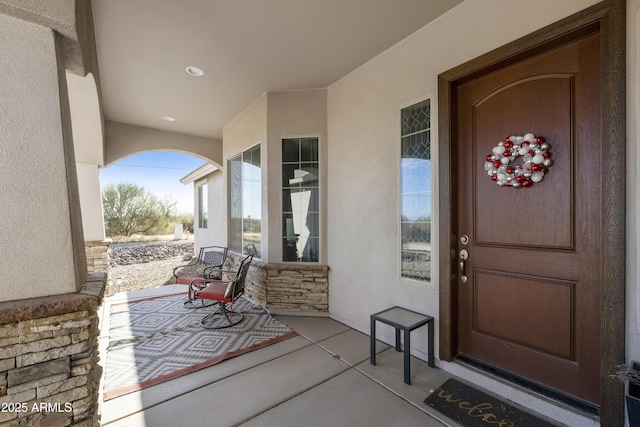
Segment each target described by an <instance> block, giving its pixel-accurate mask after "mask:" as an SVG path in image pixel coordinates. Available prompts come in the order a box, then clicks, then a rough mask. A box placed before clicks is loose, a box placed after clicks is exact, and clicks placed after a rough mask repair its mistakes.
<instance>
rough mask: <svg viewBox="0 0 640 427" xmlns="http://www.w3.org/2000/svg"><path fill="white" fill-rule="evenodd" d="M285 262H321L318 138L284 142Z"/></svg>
mask: <svg viewBox="0 0 640 427" xmlns="http://www.w3.org/2000/svg"><path fill="white" fill-rule="evenodd" d="M282 160H283V167H282V186H283V192H282V212H283V215H282V218H283V221H282V229H283V244H282V259H283V261H314V262H317V261H318V247H319V242H318V238H319V235H320V232H319V229H320V219H319V209H320V207H319V204H320V200H319V199H320V196H319V179H318V161H317V160H318V138H299V139H298V138H296V139H284V140H283V141H282Z"/></svg>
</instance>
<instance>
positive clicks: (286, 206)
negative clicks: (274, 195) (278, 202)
mask: <svg viewBox="0 0 640 427" xmlns="http://www.w3.org/2000/svg"><path fill="white" fill-rule="evenodd" d="M287 212H293V208H292V206H291V190H289V189H287V188H285V189H284V190H282V213H283V214H284V213H287Z"/></svg>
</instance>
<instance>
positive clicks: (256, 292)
mask: <svg viewBox="0 0 640 427" xmlns="http://www.w3.org/2000/svg"><path fill="white" fill-rule="evenodd" d="M243 258H244V257H243V256H241V255H238V254H235V253H229V254H228V257H227V266H226V269H229V270H234V271H235V270H237V268H238V267H239V266H240V262H241V261H242V259H243ZM245 295H246V296H247V298H249V299H250V300H251V301H253V302H255V303H257V304H259V305H261V306H262V307H264V308H266V309H267V310H269V311H272V312H277V313H297V314H312V313H316V314H318V313H328V312H329V267H328V266H326V265H314V264H293V263H292V264H265V263H263V262H262V261H260V260H253V261H252V263H251V268H250V269H249V273H248V275H247V281H246V283H245Z"/></svg>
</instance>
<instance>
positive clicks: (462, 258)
mask: <svg viewBox="0 0 640 427" xmlns="http://www.w3.org/2000/svg"><path fill="white" fill-rule="evenodd" d="M467 259H469V252H468V251H467V250H466V249H461V250H460V264H459V265H460V281H462V283H467V280H469V278H468V277H467V275H466V274H465V261H466V260H467Z"/></svg>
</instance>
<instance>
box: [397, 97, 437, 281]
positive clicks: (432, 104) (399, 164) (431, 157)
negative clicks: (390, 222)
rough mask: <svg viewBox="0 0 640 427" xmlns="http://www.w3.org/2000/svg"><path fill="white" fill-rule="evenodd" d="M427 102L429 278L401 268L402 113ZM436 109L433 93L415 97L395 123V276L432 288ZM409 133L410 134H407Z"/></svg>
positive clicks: (434, 245)
mask: <svg viewBox="0 0 640 427" xmlns="http://www.w3.org/2000/svg"><path fill="white" fill-rule="evenodd" d="M427 101H428V102H429V110H430V114H429V126H428V129H425V130H424V131H428V132H429V133H430V138H429V145H430V151H429V153H430V154H429V160H430V162H431V165H430V172H431V177H430V178H431V185H430V186H429V193H430V202H429V209H430V221H429V224H430V233H431V235H430V239H429V240H430V241H429V243H430V245H431V249H430V259H429V264H430V267H429V278H428V279H418V278H415V277H407V276H404V273H405V271H404V270H403V265H402V258H403V220H402V214H403V195H404V194H403V188H402V178H403V167H402V160H403V157H402V151H403V138H404V137H405V136H407V135H403V134H402V113H403V111H405V110H406V109H408V108H411V107H414V106H417V105H419V104H422V103H424V102H427ZM436 113H437V112H436V109H435V95H434V94H429V95H427V96H424V97H421V98H418V99H415V100H413V101H411V102H409V103H407V104H404V105H401V106H400V107H399V108H398V114H397V120H398V121H397V123H398V127H397V138H398V140H397V144H398V145H397V151H396V153H397V156H398V160H397V182H398V190H397V197H398V199H397V200H398V201H397V212H398V213H397V215H398V217H397V218H398V219H397V226H398V233H397V236H398V243H397V245H398V246H397V248H398V249H397V256H398V258H397V260H398V267H397V277H398V280H399V281H400V282H401V283H405V284H410V285H417V286H420V287H427V288H431V289H433V288H434V283H435V280H436V279H435V274H437V273H436V272H435V271H434V268H435V267H437V266H436V263H434V261H433V260H434V257H433V251H434V248H436V247H437V246H436V243H434V242H435V239H436V238H437V236H436V233H437V229H436V227H434V226H433V225H434V213H435V212H436V208H437V206H436V198H435V195H436V189H437V182H436V180H437V165H436V162H434V159H435V150H436V148H437V147H436V144H434V141H436V134H435V125H436V123H437V117H436ZM408 135H411V134H408Z"/></svg>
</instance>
